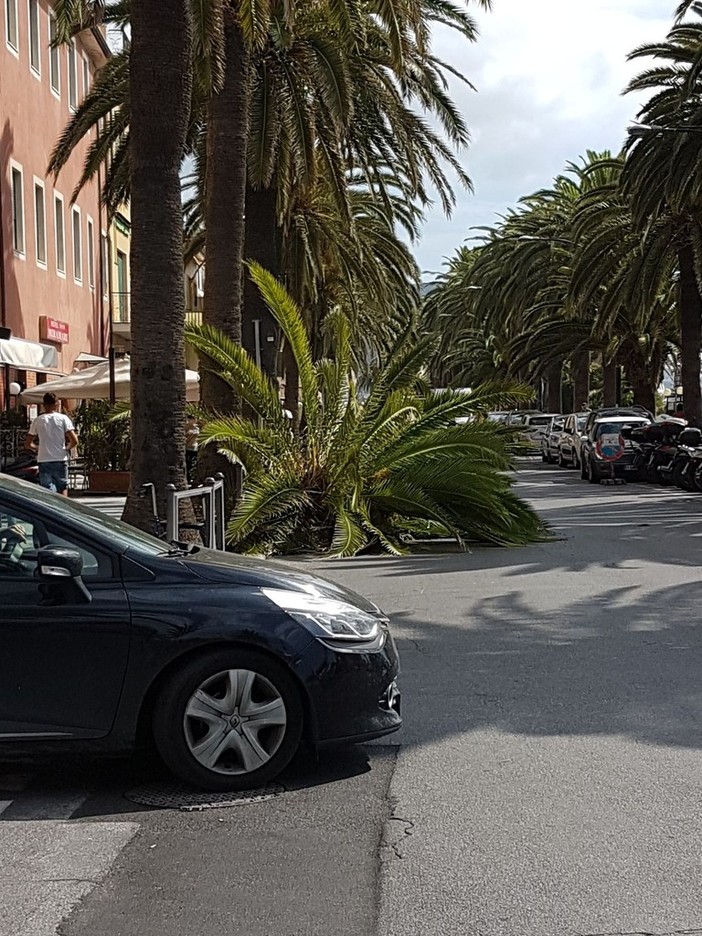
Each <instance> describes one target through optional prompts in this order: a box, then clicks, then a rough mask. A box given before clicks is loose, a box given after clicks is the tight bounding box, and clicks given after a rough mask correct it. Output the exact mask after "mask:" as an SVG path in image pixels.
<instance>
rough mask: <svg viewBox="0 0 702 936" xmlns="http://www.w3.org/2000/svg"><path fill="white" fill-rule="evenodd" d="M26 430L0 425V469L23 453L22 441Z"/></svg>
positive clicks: (25, 435)
mask: <svg viewBox="0 0 702 936" xmlns="http://www.w3.org/2000/svg"><path fill="white" fill-rule="evenodd" d="M26 437H27V430H26V429H22V428H21V427H19V426H1V425H0V469H2V468H4V467H5V465H6V464H7V463H8V461H10V459H12V458H17V456H18V455H19V454H20V453H21V452H23V451H24V440H25V438H26Z"/></svg>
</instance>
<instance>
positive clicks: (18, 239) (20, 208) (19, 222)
mask: <svg viewBox="0 0 702 936" xmlns="http://www.w3.org/2000/svg"><path fill="white" fill-rule="evenodd" d="M10 172H11V174H12V246H13V247H14V249H15V252H16V253H18V254H21V255H22V256H24V177H23V175H22V169H21V167H20V166H15V165H12V166H11V169H10Z"/></svg>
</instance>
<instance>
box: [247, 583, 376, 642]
mask: <svg viewBox="0 0 702 936" xmlns="http://www.w3.org/2000/svg"><path fill="white" fill-rule="evenodd" d="M261 591H262V592H263V594H264V595H265V596H266V598H268V599H270V601H272V602H274V603H275V604H276V605H278V607H279V608H282V610H283V611H286V612H287V613H288V614H289V615H290V616H291V617H293V618H295V620H296V621H299V623H300V624H302V625H303V626H304V627H306V628H307V629H308V630H310V631H311V632H312V633H313V634H314V635H315V636H316V637H322V638H327V639H329V638H331V639H332V640H349V641H361V640H362V641H364V642H366V643H367V642H368V641H371V640H375V639H376V638H377V637H378V635H379V634H380V620H379V619H378V618H377V617H374V616H373V615H372V614H369V613H368V612H367V611H362V610H361V609H360V608H356V607H355V606H354V605H351V604H348V603H347V602H345V601H337V600H335V599H333V598H327V597H326V596H323V595H319V594H310V593H308V592H298V591H287V590H286V589H283V588H262V589H261Z"/></svg>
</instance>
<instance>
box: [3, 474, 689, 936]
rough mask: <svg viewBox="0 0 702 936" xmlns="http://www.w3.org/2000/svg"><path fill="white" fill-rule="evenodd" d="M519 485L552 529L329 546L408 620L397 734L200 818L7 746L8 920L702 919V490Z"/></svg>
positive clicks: (127, 770)
mask: <svg viewBox="0 0 702 936" xmlns="http://www.w3.org/2000/svg"><path fill="white" fill-rule="evenodd" d="M519 478H520V481H519V487H520V492H521V493H522V494H523V495H524V496H528V497H530V498H531V499H532V501H533V502H534V503H535V505H536V506H537V507H538V509H539V510H540V511H541V512H542V514H543V516H544V517H545V519H546V520H547V521H548V522H549V523H550V524H551V526H552V528H553V531H554V534H555V536H556V539H554V540H553V541H552V542H550V543H547V544H543V545H538V546H533V547H529V548H526V549H515V550H500V549H479V550H475V551H474V552H472V553H469V554H460V553H453V554H449V555H443V556H439V555H426V556H421V557H413V558H410V559H400V560H397V559H384V558H383V559H376V558H372V559H363V560H353V561H344V562H338V563H319V562H316V563H306V564H305V567H306V568H313V569H318V570H320V571H323V572H324V573H325V574H327V575H330V576H332V577H334V578H336V579H338V580H339V581H342V582H344V583H346V584H348V585H350V586H352V587H354V588H356V589H357V590H359V591H362V592H364V593H366V594H368V595H369V596H370V597H372V598H374V599H375V600H376V601H378V602H379V603H380V604H382V605H383V606H384V607H385V608H386V609H387V610H388V611H389V612H391V613H392V615H393V618H394V620H395V630H396V633H397V636H398V641H399V644H400V648H401V652H402V662H403V675H402V688H403V706H404V715H405V727H404V728H403V730H402V732H401V733H400V734H398V735H395V736H392V737H391V738H389V739H386V741H385V742H384V743H380V744H374V745H368V746H367V747H365V748H362V749H358V750H356V751H352V752H348V753H346V754H343V755H326V756H325V757H324V758H323V759H322V760H321V762H320V763H319V764H311V763H309V762H305V761H299V762H298V763H296V764H295V765H294V767H293V768H292V769H291V770H290V771H289V772H288V774H287V775H286V777H285V778H283V785H284V789H283V791H282V792H280V793H279V795H276V796H275V797H273V798H272V799H268V800H266V801H263V802H257V803H251V804H247V805H237V806H234V807H230V808H223V809H211V810H205V811H199V812H179V811H174V810H163V809H153V808H151V809H150V808H144V807H139V806H136V805H134V804H133V803H130V802H129V801H127V800H125V799H124V797H123V793H124V792H125V791H126V790H130V789H131V790H133V789H134V788H135V787H139V786H143V785H144V784H149V783H155V784H156V787H155V788H156V789H158V788H159V787H158V785H159V784H161V787H162V785H163V778H162V777H161V776H160V775H159V774H158V773H156V774H153V773H152V769H151V768H147V767H144V766H141V765H138V764H132V763H124V762H122V763H118V764H115V765H105V764H89V763H87V762H84V763H72V764H70V765H61V764H52V765H29V766H23V765H10V764H4V765H3V764H0V813H1V814H0V869H1V870H0V877H2V882H1V883H0V888H1V890H2V900H1V901H0V933H1V934H2V936H53V934H54V933H55V932H56V931H57V927H59V930H58V931H59V932H60V933H61V934H63V936H95V934H96V933H100V936H146V934H148V936H162V934H163V936H166V934H168V936H186V934H187V936H192V934H194V933H197V934H198V936H223V934H226V936H264V934H265V936H308V934H309V936H317V934H319V936H322V934H323V936H337V934H339V936H341V934H344V936H432V934H442V936H459V934H460V936H577V934H580V936H585V934H586V936H595V934H597V936H600V934H624V933H628V934H635V933H656V934H673V933H677V934H680V933H702V891H701V888H700V876H701V871H702V844H701V843H702V688H700V687H701V685H702V679H701V676H702V636H701V634H702V631H701V630H700V626H699V615H700V608H701V607H702V582H701V581H700V574H699V568H700V559H701V558H702V539H701V537H702V498H695V497H693V496H691V495H685V494H682V493H680V492H678V491H675V490H673V491H671V490H663V489H658V488H648V487H643V486H638V485H630V486H627V487H625V488H600V487H591V486H588V485H586V484H583V483H581V482H580V481H579V480H578V478H577V476H576V475H575V473H572V472H567V471H563V470H558V469H549V468H542V467H541V466H535V465H534V466H531V467H529V468H527V469H525V470H524V471H522V472H521V473H520V475H519ZM64 917H65V918H64ZM62 919H63V922H60V921H61V920H62Z"/></svg>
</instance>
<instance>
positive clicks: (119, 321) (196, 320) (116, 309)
mask: <svg viewBox="0 0 702 936" xmlns="http://www.w3.org/2000/svg"><path fill="white" fill-rule="evenodd" d="M185 321H186V324H188V325H202V309H191V308H186V310H185ZM112 322H113V324H115V325H131V322H132V307H131V299H130V293H128V292H127V293H121V292H113V293H112Z"/></svg>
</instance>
